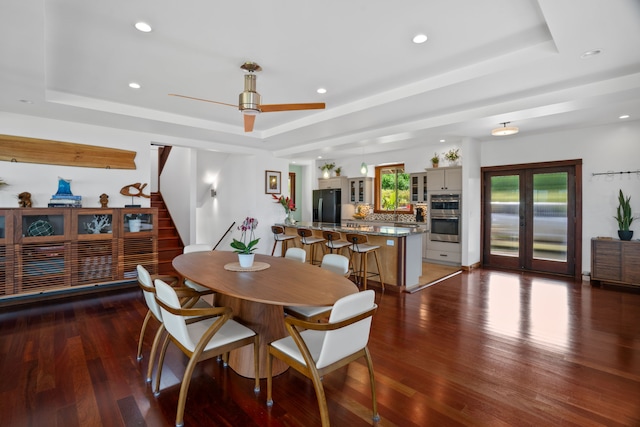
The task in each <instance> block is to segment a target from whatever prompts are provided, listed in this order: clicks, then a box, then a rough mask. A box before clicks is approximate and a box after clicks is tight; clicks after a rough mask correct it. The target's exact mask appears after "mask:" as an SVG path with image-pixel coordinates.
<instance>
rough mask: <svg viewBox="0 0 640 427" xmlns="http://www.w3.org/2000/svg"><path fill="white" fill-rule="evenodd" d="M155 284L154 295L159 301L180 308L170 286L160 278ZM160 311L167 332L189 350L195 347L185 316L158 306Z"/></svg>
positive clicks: (176, 296)
mask: <svg viewBox="0 0 640 427" xmlns="http://www.w3.org/2000/svg"><path fill="white" fill-rule="evenodd" d="M155 285H156V297H157V298H158V299H159V300H160V301H162V302H163V303H165V304H166V305H168V306H169V307H172V308H181V306H180V300H179V299H178V295H177V294H176V291H175V290H174V289H173V288H172V287H171V286H169V285H167V284H166V283H165V282H163V281H162V280H160V279H156V281H155ZM160 311H161V312H162V320H163V323H164V327H165V328H166V329H167V332H169V334H171V336H173V337H174V338H175V339H176V340H178V341H179V342H180V344H182V345H183V346H184V347H185V348H186V349H188V350H189V351H193V350H194V349H195V348H196V345H195V344H194V342H193V341H192V340H191V337H190V336H189V331H188V330H187V323H186V322H185V318H184V317H183V316H178V315H176V314H172V313H170V312H168V311H167V310H165V309H164V308H162V307H160Z"/></svg>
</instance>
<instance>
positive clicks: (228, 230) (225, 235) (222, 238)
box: [212, 221, 236, 251]
mask: <svg viewBox="0 0 640 427" xmlns="http://www.w3.org/2000/svg"><path fill="white" fill-rule="evenodd" d="M234 225H236V222H235V221H233V223H232V224H231V226H230V227H229V228H227V231H225V233H224V234H223V235H222V237H221V238H220V240H218V243H216V245H215V246H214V247H213V249H212V250H214V251H215V250H216V248H217V247H218V245H219V244H220V242H222V240H224V238H225V237H227V234H229V232H230V231H231V229H232V228H233V226H234Z"/></svg>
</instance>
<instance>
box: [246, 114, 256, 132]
mask: <svg viewBox="0 0 640 427" xmlns="http://www.w3.org/2000/svg"><path fill="white" fill-rule="evenodd" d="M243 117H244V131H245V132H253V124H254V123H255V122H256V115H255V114H243Z"/></svg>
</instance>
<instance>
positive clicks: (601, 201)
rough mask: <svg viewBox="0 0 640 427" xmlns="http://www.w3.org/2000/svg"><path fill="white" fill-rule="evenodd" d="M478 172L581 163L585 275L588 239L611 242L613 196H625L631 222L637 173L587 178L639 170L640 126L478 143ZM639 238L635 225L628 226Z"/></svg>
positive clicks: (639, 200)
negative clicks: (484, 168)
mask: <svg viewBox="0 0 640 427" xmlns="http://www.w3.org/2000/svg"><path fill="white" fill-rule="evenodd" d="M481 158H482V166H496V165H509V164H519V163H534V162H545V161H553V160H569V159H582V160H583V165H582V171H583V175H582V185H583V188H582V209H583V210H582V238H583V240H582V270H583V271H590V270H591V238H593V237H597V236H608V237H614V238H617V235H618V231H617V230H618V226H617V222H616V221H615V219H613V216H614V215H615V211H616V207H617V206H618V202H617V197H618V190H620V189H622V191H623V192H624V193H625V195H628V196H631V208H632V211H633V212H634V216H635V217H638V216H639V214H640V173H632V174H627V173H625V174H612V175H610V176H593V175H592V174H593V173H601V172H620V171H623V172H624V171H638V170H640V121H631V122H623V121H621V122H620V124H619V125H615V126H599V127H592V128H585V129H577V130H567V131H560V132H556V133H552V134H544V135H530V136H528V135H527V134H526V130H524V129H522V133H521V134H519V136H518V137H516V138H513V137H506V138H504V139H499V138H496V139H495V140H491V141H489V142H484V143H483V144H482V149H481ZM631 229H632V230H634V233H635V235H634V237H635V238H638V237H640V220H638V221H635V222H634V223H633V224H632V225H631Z"/></svg>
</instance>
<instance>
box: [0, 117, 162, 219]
mask: <svg viewBox="0 0 640 427" xmlns="http://www.w3.org/2000/svg"><path fill="white" fill-rule="evenodd" d="M0 134H4V135H13V136H24V137H29V138H40V139H48V140H54V141H62V142H71V143H76V144H87V145H95V146H103V147H112V148H120V149H125V150H131V151H136V152H137V154H136V157H135V163H136V169H135V170H122V169H97V168H83V167H73V166H55V165H41V164H35V163H12V162H0V178H2V179H3V180H4V181H6V182H7V183H8V184H9V185H7V186H0V207H9V208H15V207H18V200H17V198H16V195H17V194H19V193H21V192H23V191H28V192H30V193H31V196H32V197H31V199H32V202H33V207H34V208H42V207H45V208H46V207H47V204H48V203H49V199H50V198H51V195H52V194H55V193H56V192H57V190H58V177H61V178H64V179H70V180H71V192H72V193H73V194H74V195H77V196H82V206H83V207H94V208H95V207H100V194H102V193H106V194H107V195H109V207H113V208H117V207H123V206H124V205H125V204H131V203H132V199H131V197H126V196H123V195H121V194H120V189H121V188H122V187H124V186H125V185H129V184H133V183H136V182H140V183H149V170H150V167H149V143H150V142H151V138H150V136H149V135H145V134H141V133H134V132H127V131H121V130H117V129H111V128H105V127H99V126H91V125H84V124H77V123H70V122H64V121H59V120H51V119H43V118H39V117H31V116H21V115H16V114H9V113H3V112H0ZM42 149H43V150H46V149H47V147H46V145H43V147H42ZM150 191H151V188H150V186H147V187H146V188H145V189H144V193H145V194H149V193H150ZM133 202H134V204H140V205H142V206H143V207H148V206H149V205H150V201H149V199H146V198H142V197H136V198H135V199H134V200H133Z"/></svg>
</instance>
